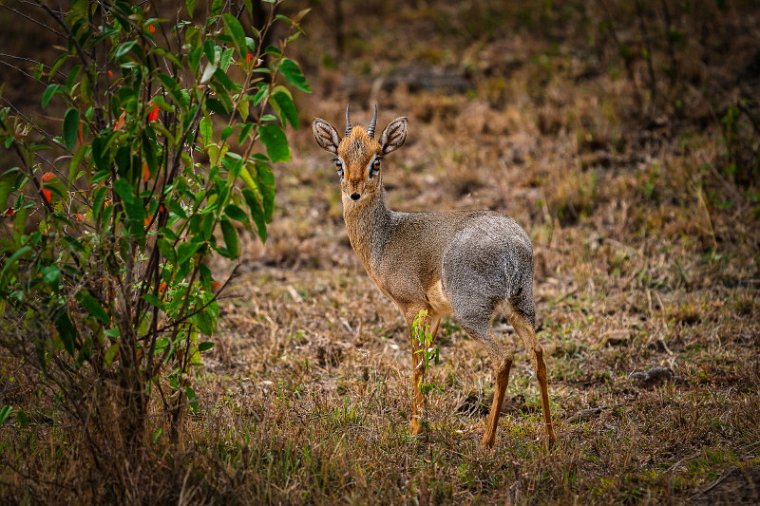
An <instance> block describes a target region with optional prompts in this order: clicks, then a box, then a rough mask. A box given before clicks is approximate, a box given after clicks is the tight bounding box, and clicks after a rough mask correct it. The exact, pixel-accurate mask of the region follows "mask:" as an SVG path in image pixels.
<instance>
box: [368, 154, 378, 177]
mask: <svg viewBox="0 0 760 506" xmlns="http://www.w3.org/2000/svg"><path fill="white" fill-rule="evenodd" d="M379 172H380V159H379V158H375V159H374V160H373V161H372V166H371V167H370V169H369V177H374V176H376V175H377V174H378V173H379Z"/></svg>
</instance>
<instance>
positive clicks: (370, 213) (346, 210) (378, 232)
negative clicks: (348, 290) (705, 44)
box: [343, 186, 391, 273]
mask: <svg viewBox="0 0 760 506" xmlns="http://www.w3.org/2000/svg"><path fill="white" fill-rule="evenodd" d="M343 219H344V220H345V222H346V233H347V234H348V239H349V240H350V241H351V247H353V249H354V251H355V252H356V254H357V255H358V256H359V260H361V262H362V264H363V265H364V268H365V269H367V271H368V272H370V273H373V272H375V270H376V269H375V267H376V264H377V262H378V260H379V258H380V254H381V253H382V248H383V246H384V245H385V242H386V238H387V237H388V235H389V233H390V226H391V211H390V210H389V209H388V208H387V207H386V206H385V190H384V189H383V188H382V186H381V187H380V188H379V190H378V191H377V192H374V193H373V194H371V195H367V196H366V197H365V198H363V199H362V200H360V201H359V202H353V201H351V200H349V199H344V202H343Z"/></svg>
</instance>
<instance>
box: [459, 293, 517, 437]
mask: <svg viewBox="0 0 760 506" xmlns="http://www.w3.org/2000/svg"><path fill="white" fill-rule="evenodd" d="M476 309H477V310H478V311H477V312H475V311H473V312H471V313H469V314H467V313H463V314H462V313H460V314H459V316H458V319H459V322H460V323H461V324H462V327H464V329H465V330H466V331H467V333H468V334H469V335H470V337H472V338H473V339H475V340H477V341H480V342H481V343H483V344H484V345H485V346H486V347H487V348H488V354H489V355H490V357H491V361H492V363H493V369H494V376H495V377H496V389H495V390H494V394H493V401H492V402H491V410H490V411H489V412H488V419H487V421H486V430H485V432H484V433H483V438H482V439H481V440H480V446H481V447H483V448H491V447H492V446H493V443H494V441H495V440H496V429H497V428H498V426H499V417H500V415H501V407H502V405H503V404H504V395H505V393H506V391H507V384H508V383H509V371H510V369H511V368H512V357H513V351H512V348H511V347H508V348H506V347H504V346H502V344H501V343H500V342H499V341H497V338H496V336H494V335H493V334H492V333H491V313H492V312H493V310H492V308H490V307H488V306H487V305H485V306H476Z"/></svg>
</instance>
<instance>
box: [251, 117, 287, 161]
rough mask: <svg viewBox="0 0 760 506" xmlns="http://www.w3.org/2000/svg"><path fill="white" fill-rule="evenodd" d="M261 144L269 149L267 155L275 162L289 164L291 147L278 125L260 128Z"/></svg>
mask: <svg viewBox="0 0 760 506" xmlns="http://www.w3.org/2000/svg"><path fill="white" fill-rule="evenodd" d="M259 135H260V136H261V142H263V143H264V146H265V147H266V148H267V154H268V155H269V158H271V160H272V161H273V162H287V161H288V160H290V146H288V139H287V137H285V133H283V131H282V129H281V128H280V127H278V126H277V125H271V124H270V125H261V126H260V127H259Z"/></svg>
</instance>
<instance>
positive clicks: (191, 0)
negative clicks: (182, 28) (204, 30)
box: [185, 0, 196, 18]
mask: <svg viewBox="0 0 760 506" xmlns="http://www.w3.org/2000/svg"><path fill="white" fill-rule="evenodd" d="M195 2H196V0H185V8H186V9H187V14H188V15H189V16H190V17H191V18H192V17H193V12H195Z"/></svg>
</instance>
